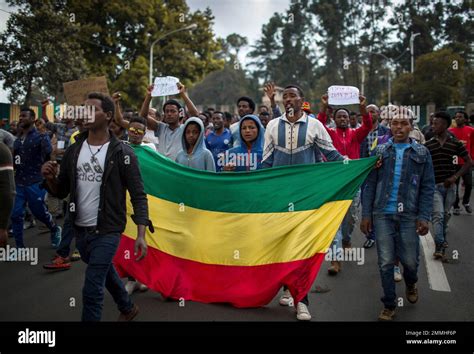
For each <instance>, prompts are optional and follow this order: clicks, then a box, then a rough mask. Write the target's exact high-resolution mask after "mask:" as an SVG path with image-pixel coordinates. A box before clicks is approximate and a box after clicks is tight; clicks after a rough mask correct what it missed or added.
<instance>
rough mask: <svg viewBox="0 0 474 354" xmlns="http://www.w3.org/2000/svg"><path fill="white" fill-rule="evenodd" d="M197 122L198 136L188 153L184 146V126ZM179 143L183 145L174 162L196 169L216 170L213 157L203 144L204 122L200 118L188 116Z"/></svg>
mask: <svg viewBox="0 0 474 354" xmlns="http://www.w3.org/2000/svg"><path fill="white" fill-rule="evenodd" d="M192 122H194V123H197V124H198V125H199V127H200V128H201V131H200V133H199V138H198V140H197V142H196V145H194V148H193V151H192V153H191V154H188V151H187V148H186V135H185V133H186V128H187V126H188V125H189V124H190V123H192ZM181 143H182V146H183V150H181V151H180V152H179V153H178V156H176V162H177V163H179V164H181V165H185V166H188V167H192V168H195V169H198V170H205V171H212V172H216V166H215V164H214V158H213V157H212V154H211V152H210V151H209V150H208V149H207V148H206V146H205V145H204V124H203V123H202V120H201V119H199V118H196V117H191V118H189V119H188V120H187V121H186V123H184V127H183V129H182V137H181Z"/></svg>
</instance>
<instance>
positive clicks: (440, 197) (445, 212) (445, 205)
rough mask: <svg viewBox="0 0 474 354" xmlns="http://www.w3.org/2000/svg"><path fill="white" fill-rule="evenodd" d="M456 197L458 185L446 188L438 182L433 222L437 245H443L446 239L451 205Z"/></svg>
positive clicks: (434, 200) (434, 198) (434, 197)
mask: <svg viewBox="0 0 474 354" xmlns="http://www.w3.org/2000/svg"><path fill="white" fill-rule="evenodd" d="M455 199H456V186H455V185H452V186H450V187H448V188H446V187H445V186H444V185H443V184H442V183H438V184H437V185H436V188H435V192H434V196H433V214H432V219H431V221H432V223H433V229H434V240H435V243H436V245H442V244H443V243H444V242H445V241H446V228H447V227H448V221H449V218H450V217H451V213H450V210H451V207H452V206H453V204H454V201H455Z"/></svg>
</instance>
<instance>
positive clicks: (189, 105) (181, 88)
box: [177, 82, 199, 117]
mask: <svg viewBox="0 0 474 354" xmlns="http://www.w3.org/2000/svg"><path fill="white" fill-rule="evenodd" d="M177 85H178V90H179V97H181V98H182V100H183V101H184V103H185V104H186V108H187V109H188V112H189V115H190V116H191V117H197V116H199V111H198V110H197V108H196V106H195V105H194V103H193V101H191V99H190V98H189V96H188V94H187V93H186V87H185V86H184V85H183V84H182V83H181V82H178V83H177Z"/></svg>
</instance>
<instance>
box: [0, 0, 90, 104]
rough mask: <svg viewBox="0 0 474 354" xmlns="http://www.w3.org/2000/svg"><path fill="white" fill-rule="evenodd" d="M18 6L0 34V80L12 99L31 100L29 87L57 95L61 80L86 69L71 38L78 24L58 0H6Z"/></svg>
mask: <svg viewBox="0 0 474 354" xmlns="http://www.w3.org/2000/svg"><path fill="white" fill-rule="evenodd" d="M9 3H10V5H17V6H21V7H20V10H19V11H18V13H16V14H12V15H11V16H10V18H9V19H8V22H7V29H6V30H5V32H3V33H2V34H1V35H0V80H5V83H4V87H5V88H6V89H9V90H10V95H9V99H10V100H11V101H12V102H17V101H21V103H23V104H26V105H30V104H32V92H33V88H35V87H36V89H37V90H39V91H41V92H43V93H44V94H45V95H54V96H60V95H61V93H62V83H63V82H67V81H71V80H75V79H78V78H80V77H81V76H82V75H84V74H85V73H86V70H87V68H86V63H85V61H84V60H83V51H82V50H81V47H80V45H79V44H78V43H77V42H76V41H74V40H71V37H73V36H74V35H75V34H76V33H77V32H78V30H79V29H78V27H77V26H76V25H74V24H73V23H71V22H70V21H69V17H68V14H67V13H66V12H65V11H64V7H63V6H62V5H61V3H60V2H59V1H58V2H54V1H10V2H9Z"/></svg>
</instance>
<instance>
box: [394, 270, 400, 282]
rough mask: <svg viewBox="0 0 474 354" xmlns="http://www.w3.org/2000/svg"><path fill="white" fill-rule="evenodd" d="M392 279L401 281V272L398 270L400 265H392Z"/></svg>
mask: <svg viewBox="0 0 474 354" xmlns="http://www.w3.org/2000/svg"><path fill="white" fill-rule="evenodd" d="M393 279H395V281H396V282H399V281H402V273H401V272H400V267H397V266H395V267H393Z"/></svg>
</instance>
